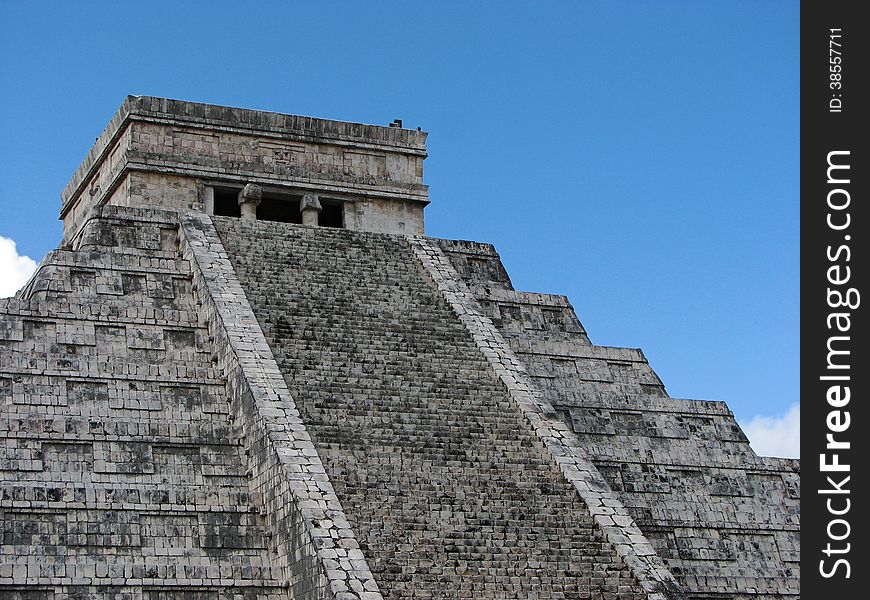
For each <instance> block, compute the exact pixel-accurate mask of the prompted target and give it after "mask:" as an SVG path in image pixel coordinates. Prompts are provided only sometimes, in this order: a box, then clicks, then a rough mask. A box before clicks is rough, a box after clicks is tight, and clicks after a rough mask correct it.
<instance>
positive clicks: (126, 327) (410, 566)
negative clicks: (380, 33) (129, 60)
mask: <svg viewBox="0 0 870 600" xmlns="http://www.w3.org/2000/svg"><path fill="white" fill-rule="evenodd" d="M426 135H427V134H426V133H425V132H422V131H419V130H409V129H404V128H403V127H402V126H401V123H399V122H396V123H393V124H392V125H390V126H387V127H381V126H374V125H361V124H356V123H345V122H337V121H329V120H323V119H316V118H310V117H300V116H291V115H284V114H276V113H267V112H260V111H253V110H245V109H238V108H227V107H221V106H211V105H206V104H197V103H192V102H182V101H175V100H167V99H161V98H151V97H142V96H130V97H128V98H127V99H126V100H125V101H124V102H123V104H122V105H121V108H120V109H119V110H118V112H117V113H116V114H115V116H114V117H113V118H112V119H111V121H110V122H109V125H108V127H107V128H106V130H105V131H104V132H103V133H102V135H101V136H100V137H99V138H98V139H97V141H96V143H95V145H94V146H93V148H92V149H91V151H90V152H89V153H88V155H87V156H86V157H85V159H84V161H83V162H82V164H81V166H80V167H79V169H78V170H77V171H76V173H75V174H74V175H73V177H72V179H71V180H70V182H69V184H68V185H67V187H66V189H64V190H63V192H62V204H61V211H60V216H61V218H62V219H63V223H64V237H63V240H62V241H61V242H60V243H59V245H58V248H57V249H56V250H53V251H52V252H50V253H49V254H48V255H47V256H46V258H45V259H44V260H43V262H42V263H41V264H40V266H39V268H38V270H37V272H36V273H35V274H34V276H33V278H32V279H31V280H30V282H29V283H28V284H27V285H26V286H25V287H24V288H23V289H22V290H21V291H19V293H18V294H17V295H16V296H15V297H14V298H9V299H0V406H2V409H3V410H2V420H0V429H2V438H3V441H2V446H0V448H2V451H0V485H2V494H0V502H2V504H0V522H2V547H0V598H4V599H5V598H22V599H27V600H61V599H63V600H67V599H69V600H73V599H103V598H122V599H125V600H172V599H180V600H206V599H220V600H254V599H268V600H278V599H335V600H351V599H357V600H380V599H389V600H398V599H417V598H431V599H435V598H444V599H474V600H486V599H518V600H519V599H538V600H550V599H578V600H579V599H590V600H591V599H598V600H605V599H629V600H640V599H648V600H677V599H680V600H682V599H726V598H727V599H745V600H750V599H751V600H762V599H774V598H791V599H797V598H799V566H798V560H799V525H800V512H799V503H800V484H799V462H798V461H796V460H786V459H776V458H766V457H759V456H756V455H755V453H754V452H753V451H752V450H751V449H750V447H749V443H748V441H747V439H746V436H745V435H744V434H743V432H742V431H741V430H740V427H739V426H738V425H737V423H736V421H735V420H734V416H733V415H732V413H731V411H730V410H729V409H728V407H727V406H726V405H725V404H723V403H721V402H710V401H700V400H686V399H677V398H671V397H670V396H669V395H668V394H667V393H666V391H665V387H664V385H663V384H662V382H661V381H660V380H659V378H658V376H657V375H656V373H655V372H654V371H653V370H652V369H651V368H650V366H649V364H648V363H647V360H646V359H645V357H644V355H643V353H642V352H641V351H640V350H638V349H634V348H615V347H606V346H596V345H595V344H593V343H592V341H591V340H590V337H589V336H588V335H587V332H586V330H585V329H584V328H583V325H582V324H581V323H580V321H579V320H578V318H577V316H576V314H575V313H574V309H573V308H572V305H571V304H570V303H569V301H568V299H567V298H566V297H564V296H558V295H550V294H539V293H533V292H525V291H518V290H515V289H514V288H513V286H512V284H511V281H510V278H509V276H508V273H507V270H506V269H505V265H503V264H502V262H501V260H500V258H499V255H498V253H497V252H496V250H495V248H494V247H493V246H491V245H489V244H486V243H478V242H469V241H457V240H447V239H435V238H431V237H427V236H426V235H425V228H424V213H425V208H426V205H427V204H428V202H429V200H428V188H427V186H426V185H425V184H424V183H423V164H424V159H425V158H426V153H427V149H426ZM593 293H594V292H593ZM576 300H578V299H575V301H576Z"/></svg>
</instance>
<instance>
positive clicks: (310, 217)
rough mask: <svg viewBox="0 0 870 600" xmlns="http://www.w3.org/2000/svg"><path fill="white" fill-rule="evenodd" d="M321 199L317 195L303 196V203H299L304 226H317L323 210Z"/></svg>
mask: <svg viewBox="0 0 870 600" xmlns="http://www.w3.org/2000/svg"><path fill="white" fill-rule="evenodd" d="M321 208H322V207H321V206H320V198H318V197H317V196H316V195H315V194H305V195H304V196H302V202H300V203H299V210H301V211H302V224H303V225H317V215H318V213H320V210H321Z"/></svg>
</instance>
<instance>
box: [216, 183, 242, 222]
mask: <svg viewBox="0 0 870 600" xmlns="http://www.w3.org/2000/svg"><path fill="white" fill-rule="evenodd" d="M214 214H216V215H217V216H219V217H241V216H242V211H241V209H240V208H239V190H234V189H232V188H215V189H214Z"/></svg>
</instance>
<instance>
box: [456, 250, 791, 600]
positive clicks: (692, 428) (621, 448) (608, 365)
mask: <svg viewBox="0 0 870 600" xmlns="http://www.w3.org/2000/svg"><path fill="white" fill-rule="evenodd" d="M439 245H440V246H441V248H442V249H443V251H444V252H445V253H446V254H447V256H449V258H450V260H451V263H452V264H453V266H454V267H455V268H456V269H457V271H458V272H459V273H460V274H461V276H462V278H463V280H464V281H465V283H466V284H467V285H468V286H469V288H470V289H471V290H472V291H473V294H474V296H475V298H476V299H477V301H478V302H479V303H480V305H482V306H483V307H485V308H484V310H485V312H486V313H487V314H488V315H489V316H490V318H491V319H492V322H493V323H494V324H495V325H496V326H497V327H498V329H499V331H500V332H501V333H502V335H503V336H504V339H505V340H506V341H507V343H508V344H509V346H510V348H511V349H512V350H513V352H515V353H516V355H517V356H518V357H519V359H520V360H521V362H522V363H523V365H524V366H525V368H526V370H527V372H528V375H529V377H530V379H531V381H533V382H534V383H535V386H536V387H537V388H538V389H540V390H541V391H542V393H543V397H544V398H545V399H546V400H547V401H548V402H549V403H550V404H551V405H552V406H553V408H554V409H555V414H553V415H552V417H551V418H552V419H554V420H556V419H557V420H559V421H562V422H564V423H566V424H567V425H568V426H569V427H570V428H571V429H572V430H573V431H574V433H575V434H576V435H577V436H578V438H579V439H580V442H581V444H582V445H583V447H584V448H585V449H586V451H587V453H588V456H589V457H590V458H591V460H592V461H593V462H594V463H595V465H596V466H597V467H598V470H599V471H600V472H601V473H602V475H604V477H605V478H606V479H607V480H608V482H609V484H610V487H611V488H612V489H613V490H614V491H615V492H616V493H617V495H618V496H619V498H620V499H621V501H622V503H623V504H624V505H625V506H626V508H627V509H628V511H629V512H630V513H631V515H632V516H633V517H634V520H635V521H636V522H637V524H638V526H639V527H640V529H641V530H642V531H643V532H644V534H645V535H646V537H647V538H648V539H649V540H650V541H651V542H652V543H653V545H654V546H655V548H656V550H657V552H658V554H659V555H660V556H661V557H662V558H663V559H664V560H665V562H666V564H667V565H668V566H669V567H670V568H671V570H672V572H673V573H674V574H675V575H676V576H677V579H678V580H679V581H680V582H681V583H682V584H683V585H684V586H685V588H686V590H687V592H688V593H689V595H690V597H692V598H729V599H730V598H793V597H796V596H797V595H798V594H799V590H800V585H799V564H798V561H799V529H800V521H799V514H800V513H799V509H800V482H799V462H798V461H792V460H785V459H771V458H763V457H758V456H756V455H755V454H754V453H753V452H752V450H751V449H750V447H749V443H748V441H747V439H746V437H745V436H744V435H743V432H742V431H741V430H740V427H739V426H738V425H737V423H736V422H735V420H734V416H733V415H732V414H731V411H729V410H728V408H727V406H725V404H724V403H721V402H709V401H699V400H679V399H673V398H670V397H668V396H667V394H666V393H665V390H664V386H663V385H662V384H661V381H660V380H659V378H658V377H657V376H656V375H655V373H654V372H653V371H652V369H650V368H649V365H648V364H647V362H646V359H645V358H644V357H643V354H642V353H641V352H640V351H639V350H635V349H628V348H609V347H602V346H594V345H592V344H591V343H590V342H589V339H588V337H587V336H586V334H585V331H584V330H583V327H582V325H581V324H580V322H579V320H577V317H576V315H575V314H574V312H573V309H571V307H570V304H568V303H567V300H566V299H564V298H563V297H561V296H547V295H538V294H535V295H530V294H527V293H525V292H516V291H514V290H513V289H512V287H511V285H510V281H509V279H507V278H506V276H505V275H503V271H504V268H503V267H502V266H501V262H500V260H499V258H498V254H497V253H496V252H495V249H494V248H492V246H490V245H487V244H475V243H473V242H454V241H450V240H439Z"/></svg>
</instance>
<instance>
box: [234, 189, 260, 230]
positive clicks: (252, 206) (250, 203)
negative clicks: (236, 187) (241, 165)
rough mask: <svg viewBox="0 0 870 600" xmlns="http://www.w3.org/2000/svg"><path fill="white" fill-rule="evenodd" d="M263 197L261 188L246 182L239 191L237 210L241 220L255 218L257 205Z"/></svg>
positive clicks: (254, 219)
mask: <svg viewBox="0 0 870 600" xmlns="http://www.w3.org/2000/svg"><path fill="white" fill-rule="evenodd" d="M262 199H263V188H261V187H260V186H259V185H255V184H253V183H249V184H247V185H246V186H245V187H243V188H242V191H241V192H239V210H240V211H241V213H242V220H243V221H256V220H257V206H259V204H260V201H261V200H262Z"/></svg>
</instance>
